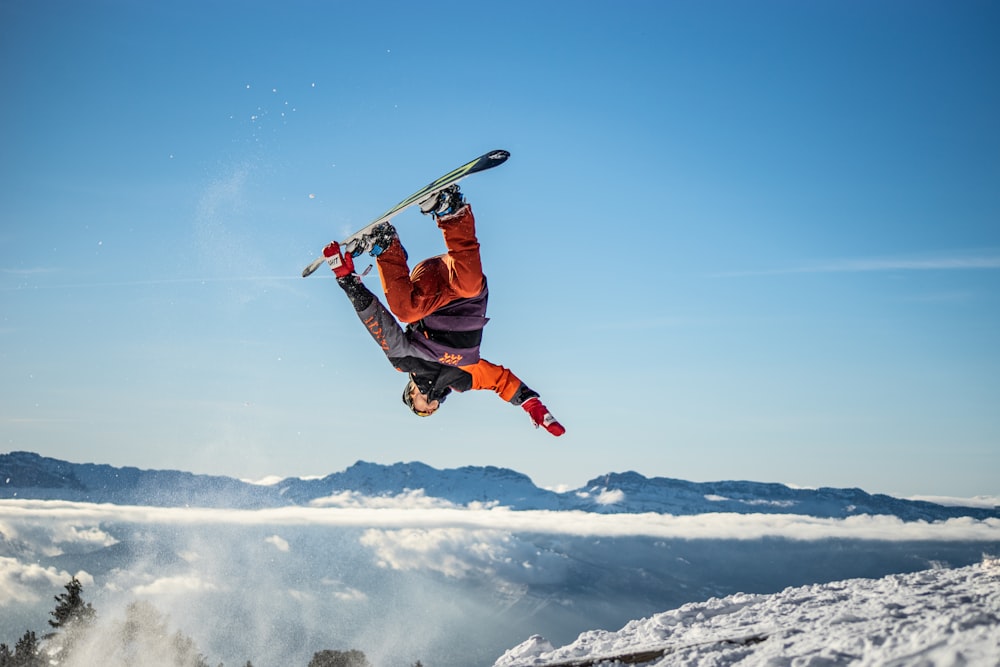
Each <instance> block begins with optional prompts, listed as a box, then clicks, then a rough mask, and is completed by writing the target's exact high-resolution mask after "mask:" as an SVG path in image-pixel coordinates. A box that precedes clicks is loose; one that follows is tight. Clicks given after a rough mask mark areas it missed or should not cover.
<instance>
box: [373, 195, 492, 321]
mask: <svg viewBox="0 0 1000 667" xmlns="http://www.w3.org/2000/svg"><path fill="white" fill-rule="evenodd" d="M438 227H440V228H441V233H442V234H443V235H444V242H445V246H446V247H447V248H448V253H447V254H445V255H440V256H438V257H431V258H430V259H425V260H424V261H422V262H420V263H419V264H417V265H416V266H415V267H414V268H413V272H412V273H411V272H410V269H409V266H408V265H407V263H406V255H405V254H404V252H403V248H402V246H401V245H399V244H398V243H394V244H392V245H391V246H389V247H388V248H387V249H386V250H385V251H384V252H383V253H382V254H381V255H379V256H378V260H377V263H378V270H379V276H380V277H381V279H382V289H383V291H384V292H385V300H386V303H387V305H388V306H389V310H391V311H392V314H393V315H395V316H396V317H398V318H399V319H400V321H402V322H416V321H417V320H419V319H421V318H423V317H426V316H427V315H430V314H431V313H432V312H434V311H435V310H437V309H438V308H440V307H442V306H444V305H446V304H448V303H450V302H452V301H454V300H455V299H460V298H469V297H474V296H476V295H478V294H479V293H480V292H482V291H483V284H484V283H483V263H482V259H481V258H480V256H479V241H478V239H476V219H475V217H474V216H473V215H472V208H471V207H470V206H468V205H466V206H463V207H462V208H461V209H459V210H458V212H456V213H454V214H452V215H449V216H443V217H441V218H438Z"/></svg>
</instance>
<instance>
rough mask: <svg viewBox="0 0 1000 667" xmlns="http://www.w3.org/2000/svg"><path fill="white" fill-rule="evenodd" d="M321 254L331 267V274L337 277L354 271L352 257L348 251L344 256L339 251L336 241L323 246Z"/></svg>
mask: <svg viewBox="0 0 1000 667" xmlns="http://www.w3.org/2000/svg"><path fill="white" fill-rule="evenodd" d="M323 256H324V257H326V263H327V264H329V265H330V268H331V269H333V275H335V276H337V277H338V278H345V277H347V276H349V275H351V274H352V273H354V258H353V257H352V256H351V254H350V253H347V255H346V256H345V255H344V253H342V252H341V251H340V244H339V243H337V242H336V241H334V242H333V243H331V244H330V245H328V246H327V247H325V248H323Z"/></svg>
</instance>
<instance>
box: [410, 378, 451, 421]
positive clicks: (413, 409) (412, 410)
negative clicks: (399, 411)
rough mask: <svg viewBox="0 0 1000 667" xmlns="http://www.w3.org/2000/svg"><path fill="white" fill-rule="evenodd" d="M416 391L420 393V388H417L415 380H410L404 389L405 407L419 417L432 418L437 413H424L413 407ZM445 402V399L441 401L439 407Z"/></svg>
mask: <svg viewBox="0 0 1000 667" xmlns="http://www.w3.org/2000/svg"><path fill="white" fill-rule="evenodd" d="M414 390H417V391H419V388H418V387H417V383H416V382H414V381H413V378H410V379H409V380H407V381H406V386H405V387H403V405H405V406H406V407H408V408H409V409H410V411H411V412H412V413H413V414H415V415H416V416H418V417H430V416H431V415H432V414H434V412H435V411H431V412H423V411H421V410H417V408H416V407H415V406H414V405H413V391H414ZM443 400H444V399H443V398H442V399H439V401H438V405H440V404H441V402H442V401H443Z"/></svg>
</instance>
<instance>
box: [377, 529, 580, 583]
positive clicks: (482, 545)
mask: <svg viewBox="0 0 1000 667" xmlns="http://www.w3.org/2000/svg"><path fill="white" fill-rule="evenodd" d="M361 544H363V545H364V546H366V547H368V548H370V549H372V550H373V551H374V552H375V555H376V558H377V562H378V564H379V566H381V567H386V568H390V569H393V570H399V571H407V570H425V571H431V572H440V573H441V574H444V575H445V576H448V577H453V578H458V579H461V578H466V577H469V576H473V575H475V576H477V577H478V576H487V577H489V578H499V579H502V580H504V581H505V582H508V583H514V584H537V583H551V582H556V581H559V580H561V579H562V577H563V575H564V574H565V571H566V567H567V558H566V556H564V555H562V554H556V553H553V552H546V551H543V550H541V549H539V548H538V547H537V546H536V545H535V544H533V543H532V542H530V541H528V540H523V539H520V538H518V537H516V536H514V535H511V534H509V533H505V532H503V531H499V530H483V529H479V530H465V529H461V528H434V529H403V530H389V531H386V530H375V529H372V530H368V531H366V532H365V533H364V535H363V536H362V537H361Z"/></svg>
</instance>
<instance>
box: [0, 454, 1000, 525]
mask: <svg viewBox="0 0 1000 667" xmlns="http://www.w3.org/2000/svg"><path fill="white" fill-rule="evenodd" d="M417 490H420V491H422V492H423V494H424V495H425V496H427V497H430V498H438V499H441V500H444V501H447V502H449V503H453V504H455V505H459V506H466V505H469V504H471V503H483V504H496V505H499V506H503V507H509V508H511V509H514V510H580V511H586V512H594V513H601V514H616V513H642V512H655V513H661V514H673V515H694V514H705V513H719V512H726V513H737V514H800V515H808V516H815V517H827V518H844V517H848V516H856V515H864V514H869V515H892V516H896V517H899V518H900V519H903V520H904V521H919V520H923V521H939V520H946V519H950V518H955V517H972V518H975V519H985V518H997V517H1000V508H997V507H994V508H992V509H989V508H981V507H979V508H977V507H953V506H944V505H938V504H935V503H930V502H925V501H914V500H903V499H899V498H893V497H891V496H886V495H881V494H869V493H866V492H865V491H862V490H861V489H832V488H820V489H797V488H791V487H788V486H785V485H783V484H766V483H759V482H746V481H727V482H705V483H696V482H686V481H683V480H677V479H669V478H663V477H655V478H647V477H644V476H643V475H640V474H639V473H636V472H625V473H609V474H607V475H604V476H602V477H599V478H596V479H593V480H591V481H589V482H587V484H585V485H584V486H582V487H580V488H578V489H575V490H571V491H566V492H555V491H550V490H547V489H542V488H539V487H537V486H536V485H535V484H534V483H533V482H532V481H531V479H530V478H529V477H527V476H526V475H523V474H521V473H519V472H516V471H513V470H508V469H504V468H495V467H463V468H455V469H446V470H439V469H436V468H432V467H431V466H428V465H425V464H423V463H419V462H414V463H395V464H393V465H380V464H376V463H366V462H363V461H359V462H357V463H355V464H354V465H352V466H351V467H349V468H347V469H346V470H344V471H341V472H336V473H333V474H330V475H327V476H326V477H323V478H321V479H299V478H287V479H284V480H281V481H279V482H277V483H275V484H272V485H260V484H253V483H249V482H244V481H241V480H237V479H233V478H230V477H221V476H210V475H195V474H192V473H187V472H179V471H172V470H139V469H137V468H116V467H112V466H109V465H97V464H92V463H69V462H66V461H61V460H58V459H53V458H47V457H43V456H40V455H38V454H34V453H30V452H11V453H9V454H0V498H21V499H47V500H52V499H58V500H72V501H83V502H92V503H114V504H121V505H147V506H157V507H226V508H234V509H256V508H265V507H286V506H289V505H309V504H314V503H317V502H324V499H330V498H331V497H335V496H337V495H338V494H344V493H345V492H353V493H357V494H360V495H363V496H367V497H386V496H388V497H392V496H398V495H401V494H404V493H407V492H412V491H417ZM328 502H329V501H328Z"/></svg>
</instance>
